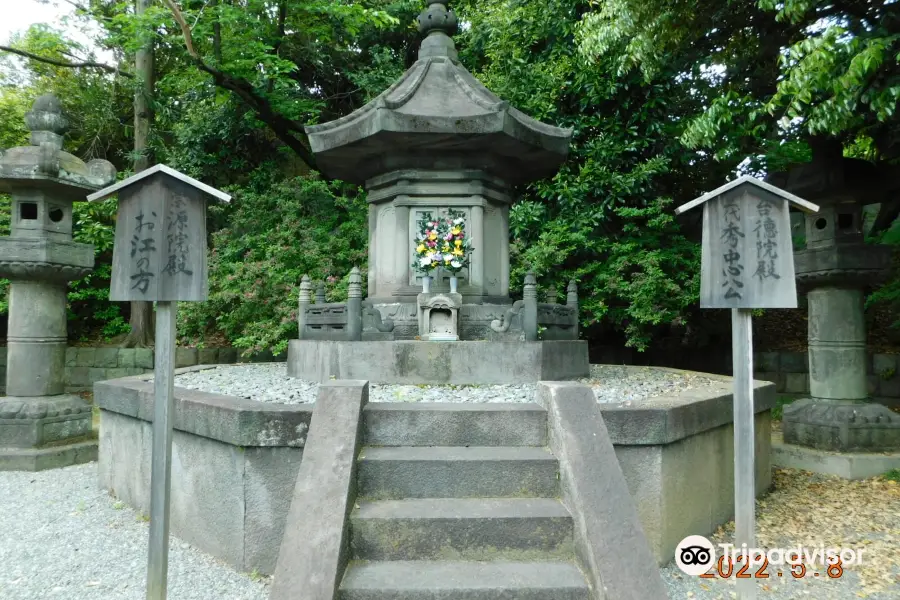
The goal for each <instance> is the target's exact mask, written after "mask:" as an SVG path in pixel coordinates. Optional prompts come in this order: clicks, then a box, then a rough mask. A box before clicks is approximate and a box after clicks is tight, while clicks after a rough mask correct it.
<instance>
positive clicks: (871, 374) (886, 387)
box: [753, 352, 900, 398]
mask: <svg viewBox="0 0 900 600" xmlns="http://www.w3.org/2000/svg"><path fill="white" fill-rule="evenodd" d="M753 370H754V371H755V375H754V377H755V378H756V379H761V380H763V381H771V382H772V383H774V384H775V389H776V390H777V391H778V392H779V393H786V394H806V393H809V359H808V357H807V354H806V352H759V353H756V354H755V356H754V359H753ZM866 371H867V381H868V394H869V396H872V397H875V398H900V374H898V371H900V354H875V353H869V354H868V355H867V356H866Z"/></svg>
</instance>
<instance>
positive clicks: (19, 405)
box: [0, 95, 116, 470]
mask: <svg viewBox="0 0 900 600" xmlns="http://www.w3.org/2000/svg"><path fill="white" fill-rule="evenodd" d="M25 121H26V124H27V125H28V129H29V130H31V145H30V146H25V147H20V148H12V149H10V150H7V151H5V152H3V153H2V155H0V192H3V193H7V194H10V195H11V196H12V203H11V214H10V236H9V237H4V238H0V277H5V278H8V279H9V280H10V286H9V325H8V334H7V359H6V360H7V365H6V397H3V398H0V469H12V470H37V469H43V468H48V467H56V466H65V465H69V464H74V463H78V462H86V461H89V460H93V459H94V458H95V457H96V442H95V441H93V440H91V439H90V438H91V407H90V406H89V405H88V404H87V403H86V402H85V401H84V400H82V399H81V398H79V397H78V396H71V395H67V394H65V393H64V392H65V381H64V376H65V360H66V346H67V328H66V287H67V282H68V281H72V280H75V279H79V278H81V277H83V276H84V275H86V274H88V273H90V272H91V270H92V269H93V267H94V247H93V246H91V245H89V244H80V243H77V242H74V241H72V204H73V202H75V201H79V200H85V198H86V196H87V195H88V194H89V193H90V192H93V191H95V190H97V189H99V188H101V187H103V186H104V185H106V184H108V183H110V182H112V181H114V180H115V177H116V171H115V168H114V167H113V165H112V164H111V163H109V162H107V161H105V160H92V161H90V162H89V163H87V164H85V163H84V162H82V161H81V160H80V159H78V158H76V157H75V156H72V155H71V154H69V153H68V152H64V151H63V150H62V146H63V133H64V132H65V130H66V127H67V123H66V120H65V118H64V117H63V115H62V110H61V108H60V103H59V100H57V99H56V98H55V97H54V96H51V95H46V96H41V97H40V98H38V99H37V100H36V101H35V103H34V106H33V108H32V110H31V112H29V113H28V114H27V115H26V116H25Z"/></svg>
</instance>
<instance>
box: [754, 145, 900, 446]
mask: <svg viewBox="0 0 900 600" xmlns="http://www.w3.org/2000/svg"><path fill="white" fill-rule="evenodd" d="M887 175H888V174H886V173H880V172H879V169H878V168H877V167H875V166H874V165H872V164H870V163H867V162H866V161H862V160H856V159H848V158H844V157H843V155H842V152H841V146H840V144H839V143H836V142H818V143H814V145H813V160H812V162H811V163H809V164H807V165H802V166H800V167H797V168H794V169H792V170H791V171H789V172H787V173H778V174H773V175H772V176H770V178H769V179H770V180H771V181H773V182H777V184H778V185H781V186H782V187H785V188H786V189H788V190H790V191H791V192H792V193H795V194H798V195H801V196H803V197H805V198H808V199H810V200H812V201H814V202H816V203H817V204H819V205H820V206H821V207H822V208H821V210H820V211H819V213H817V214H814V215H807V216H806V248H805V249H803V250H800V251H798V252H795V253H794V264H795V269H796V277H797V284H798V287H800V289H801V290H802V291H805V292H806V295H807V299H808V302H809V347H808V348H809V349H808V352H809V386H810V395H811V398H807V399H802V400H797V401H796V402H794V403H792V404H790V405H789V406H786V407H785V409H784V417H783V419H784V421H783V427H784V441H785V442H786V443H788V444H797V445H800V446H806V447H810V448H816V449H819V450H832V451H843V452H853V451H866V452H878V451H884V450H890V449H900V415H898V414H897V413H894V412H892V411H891V410H890V409H888V408H887V407H885V406H883V405H881V404H878V403H875V402H869V401H867V400H868V390H867V384H866V360H867V357H866V325H865V311H864V300H865V293H866V290H867V288H869V287H871V286H873V285H875V284H877V283H878V282H879V281H883V279H884V278H885V277H886V276H887V274H888V272H889V268H890V254H891V253H890V248H889V247H887V246H879V245H875V244H867V243H866V242H865V241H864V239H863V222H862V213H863V206H864V205H866V204H869V203H875V202H881V201H882V200H884V199H886V196H887V193H888V191H889V190H888V188H887V187H886V186H890V185H895V184H894V183H893V182H892V181H891V180H892V177H888V176H887Z"/></svg>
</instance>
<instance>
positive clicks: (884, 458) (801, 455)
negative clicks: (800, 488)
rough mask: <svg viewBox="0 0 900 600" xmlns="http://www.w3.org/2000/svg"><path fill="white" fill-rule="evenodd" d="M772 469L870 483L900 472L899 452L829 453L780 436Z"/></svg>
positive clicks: (776, 439) (775, 442) (774, 438)
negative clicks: (878, 478) (797, 471)
mask: <svg viewBox="0 0 900 600" xmlns="http://www.w3.org/2000/svg"><path fill="white" fill-rule="evenodd" d="M772 465H774V466H776V467H780V468H782V469H800V470H801V471H812V472H813V473H822V474H825V475H836V476H837V477H843V478H844V479H851V480H856V479H868V478H870V477H877V476H878V475H883V474H885V473H887V472H888V471H891V470H893V469H900V451H895V452H830V451H827V450H817V449H815V448H806V447H804V446H798V445H797V444H788V443H785V441H784V436H783V435H782V434H781V433H773V434H772Z"/></svg>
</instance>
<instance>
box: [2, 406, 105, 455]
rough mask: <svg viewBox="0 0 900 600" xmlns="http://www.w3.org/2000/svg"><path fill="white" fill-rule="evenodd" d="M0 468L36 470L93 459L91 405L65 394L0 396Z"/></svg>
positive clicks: (95, 442) (95, 446)
mask: <svg viewBox="0 0 900 600" xmlns="http://www.w3.org/2000/svg"><path fill="white" fill-rule="evenodd" d="M0 440H2V446H3V447H0V470H3V471H40V470H43V469H52V468H56V467H65V466H69V465H75V464H81V463H86V462H90V461H92V460H96V458H97V440H96V439H94V437H93V434H92V427H91V406H90V405H89V404H88V403H87V402H85V401H84V400H82V399H81V398H79V397H78V396H72V395H68V394H63V395H58V396H47V397H41V398H33V397H15V396H7V397H4V398H0Z"/></svg>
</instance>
